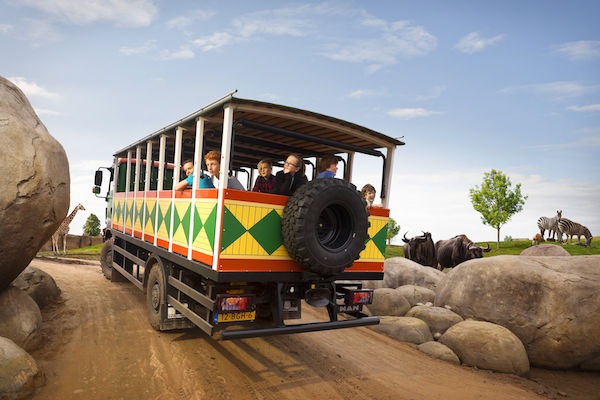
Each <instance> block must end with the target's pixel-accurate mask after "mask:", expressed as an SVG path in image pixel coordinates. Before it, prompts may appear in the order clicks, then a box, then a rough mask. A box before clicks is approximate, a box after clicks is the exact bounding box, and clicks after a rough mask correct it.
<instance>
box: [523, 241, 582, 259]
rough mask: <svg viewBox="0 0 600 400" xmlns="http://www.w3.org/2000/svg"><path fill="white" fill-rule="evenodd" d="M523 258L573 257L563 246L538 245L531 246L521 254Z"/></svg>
mask: <svg viewBox="0 0 600 400" xmlns="http://www.w3.org/2000/svg"><path fill="white" fill-rule="evenodd" d="M521 255H522V256H571V254H569V252H568V251H566V250H565V249H564V248H562V247H561V246H557V245H555V244H548V243H544V244H538V245H537V246H531V247H528V248H526V249H525V250H523V251H522V252H521Z"/></svg>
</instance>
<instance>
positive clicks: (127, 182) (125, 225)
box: [123, 150, 131, 233]
mask: <svg viewBox="0 0 600 400" xmlns="http://www.w3.org/2000/svg"><path fill="white" fill-rule="evenodd" d="M125 173H126V176H125V203H124V204H123V205H124V206H125V214H123V233H125V228H126V227H127V214H129V209H128V208H129V207H128V206H127V200H129V184H130V182H131V177H130V176H129V175H130V174H131V150H127V170H126V171H125Z"/></svg>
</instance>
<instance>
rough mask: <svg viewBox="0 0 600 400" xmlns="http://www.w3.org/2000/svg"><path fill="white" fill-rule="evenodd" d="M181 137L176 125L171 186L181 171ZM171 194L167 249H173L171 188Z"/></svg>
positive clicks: (173, 216) (173, 191)
mask: <svg viewBox="0 0 600 400" xmlns="http://www.w3.org/2000/svg"><path fill="white" fill-rule="evenodd" d="M182 137H183V128H182V127H180V126H178V127H177V129H176V130H175V160H173V164H175V166H174V169H173V186H172V187H175V185H176V184H177V183H179V172H180V171H181V142H182ZM171 192H172V195H171V216H170V219H171V226H170V227H169V251H173V233H174V232H173V225H174V224H175V190H172V191H171Z"/></svg>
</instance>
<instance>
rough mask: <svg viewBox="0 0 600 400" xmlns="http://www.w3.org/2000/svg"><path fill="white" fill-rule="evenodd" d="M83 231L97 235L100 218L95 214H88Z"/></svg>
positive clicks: (89, 234)
mask: <svg viewBox="0 0 600 400" xmlns="http://www.w3.org/2000/svg"><path fill="white" fill-rule="evenodd" d="M83 233H85V234H86V235H88V236H98V235H99V234H100V220H99V219H98V217H96V214H90V216H89V217H88V219H87V220H86V221H85V225H84V226H83Z"/></svg>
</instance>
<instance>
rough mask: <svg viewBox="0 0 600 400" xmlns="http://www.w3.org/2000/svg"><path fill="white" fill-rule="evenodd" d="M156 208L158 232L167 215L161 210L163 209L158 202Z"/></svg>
mask: <svg viewBox="0 0 600 400" xmlns="http://www.w3.org/2000/svg"><path fill="white" fill-rule="evenodd" d="M156 208H157V210H158V225H157V227H156V231H157V232H158V230H159V229H160V227H161V226H162V224H163V221H164V220H165V217H164V215H163V213H162V211H161V209H160V207H159V204H158V202H157V203H156Z"/></svg>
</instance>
